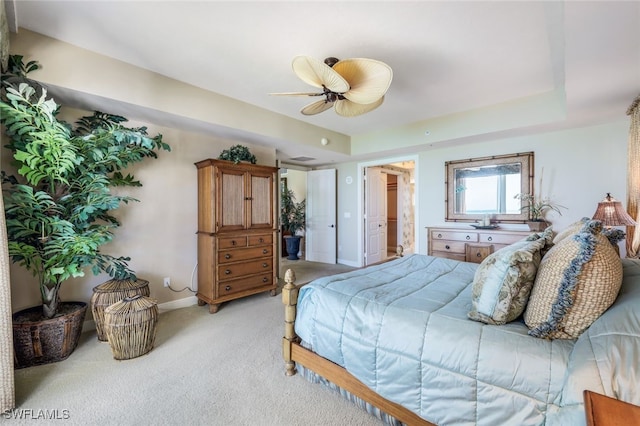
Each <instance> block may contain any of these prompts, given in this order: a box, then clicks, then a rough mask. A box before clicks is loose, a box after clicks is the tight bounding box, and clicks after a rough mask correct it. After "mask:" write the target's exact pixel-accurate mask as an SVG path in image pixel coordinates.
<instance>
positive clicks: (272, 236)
mask: <svg viewBox="0 0 640 426" xmlns="http://www.w3.org/2000/svg"><path fill="white" fill-rule="evenodd" d="M196 167H197V168H198V292H197V294H196V296H197V297H198V304H199V305H204V304H206V303H208V304H209V312H211V313H212V314H213V313H216V312H217V311H218V309H219V307H220V304H221V303H222V302H226V301H229V300H233V299H238V298H240V297H244V296H249V295H251V294H255V293H260V292H264V291H270V292H271V295H272V296H275V294H276V286H277V279H276V275H277V274H276V265H277V257H276V256H277V250H276V247H277V245H276V244H277V234H276V233H277V224H278V220H277V209H276V200H277V198H276V192H275V191H276V189H277V185H276V184H275V182H276V176H277V171H278V169H277V167H269V166H259V165H255V164H245V163H239V164H234V163H232V162H230V161H224V160H214V159H207V160H203V161H199V162H197V163H196Z"/></svg>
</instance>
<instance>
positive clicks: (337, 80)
mask: <svg viewBox="0 0 640 426" xmlns="http://www.w3.org/2000/svg"><path fill="white" fill-rule="evenodd" d="M292 66H293V72H294V73H296V75H297V76H298V77H300V79H301V80H302V81H304V82H305V83H307V84H310V85H312V86H314V87H317V88H318V89H322V92H320V93H317V92H312V93H305V92H288V93H271V94H272V95H284V96H324V98H323V99H322V100H319V101H316V102H313V103H311V104H309V105H307V106H305V107H304V108H302V110H300V112H301V113H302V114H304V115H314V114H319V113H321V112H323V111H326V110H328V109H329V108H331V107H332V106H333V107H335V110H336V113H337V114H338V115H341V116H343V117H354V116H356V115H360V114H364V113H366V112H369V111H372V110H374V109H376V108H377V107H379V106H380V105H382V102H383V100H384V95H385V93H387V90H388V89H389V85H390V84H391V79H392V78H393V72H392V71H391V67H390V66H389V65H387V64H385V63H384V62H380V61H376V60H375V59H365V58H354V59H344V60H342V61H341V60H339V59H337V58H333V57H330V58H326V59H325V60H324V62H322V61H320V60H318V59H315V58H312V57H310V56H296V57H295V58H293V62H292Z"/></svg>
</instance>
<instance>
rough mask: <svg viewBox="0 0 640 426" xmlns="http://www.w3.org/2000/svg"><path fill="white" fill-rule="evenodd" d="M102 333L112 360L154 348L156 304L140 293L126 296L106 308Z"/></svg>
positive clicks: (139, 353) (156, 319) (125, 357)
mask: <svg viewBox="0 0 640 426" xmlns="http://www.w3.org/2000/svg"><path fill="white" fill-rule="evenodd" d="M104 315H105V322H104V327H105V332H106V335H107V339H108V340H109V344H110V345H111V351H112V352H113V357H114V358H115V359H131V358H136V357H139V356H140V355H144V354H146V353H147V352H149V351H150V350H151V349H153V343H154V341H155V339H156V324H157V323H158V304H157V303H156V301H155V300H153V299H151V298H149V297H146V296H141V295H136V296H133V297H127V298H125V299H123V300H121V301H120V302H116V303H114V304H113V305H111V306H109V307H107V308H106V309H105V311H104Z"/></svg>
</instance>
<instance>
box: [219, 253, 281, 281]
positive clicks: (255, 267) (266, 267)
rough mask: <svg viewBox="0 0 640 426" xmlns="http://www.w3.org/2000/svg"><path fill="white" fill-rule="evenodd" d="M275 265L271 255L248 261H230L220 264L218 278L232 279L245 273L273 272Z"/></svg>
mask: <svg viewBox="0 0 640 426" xmlns="http://www.w3.org/2000/svg"><path fill="white" fill-rule="evenodd" d="M272 267H273V261H272V259H271V258H270V257H269V258H267V257H265V258H262V259H256V260H251V261H248V262H239V263H228V264H224V265H219V266H218V268H217V269H218V279H219V280H230V279H233V278H239V277H242V276H245V275H253V274H258V273H260V272H266V271H268V272H269V273H271V271H272Z"/></svg>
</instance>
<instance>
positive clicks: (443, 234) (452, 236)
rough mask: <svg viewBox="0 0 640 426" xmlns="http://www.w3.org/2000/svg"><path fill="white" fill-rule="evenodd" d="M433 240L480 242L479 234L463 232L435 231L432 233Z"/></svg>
mask: <svg viewBox="0 0 640 426" xmlns="http://www.w3.org/2000/svg"><path fill="white" fill-rule="evenodd" d="M431 238H432V239H433V241H434V242H435V241H437V240H449V241H467V242H470V243H475V242H477V241H478V233H477V232H473V231H471V232H461V231H443V230H435V231H431Z"/></svg>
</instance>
